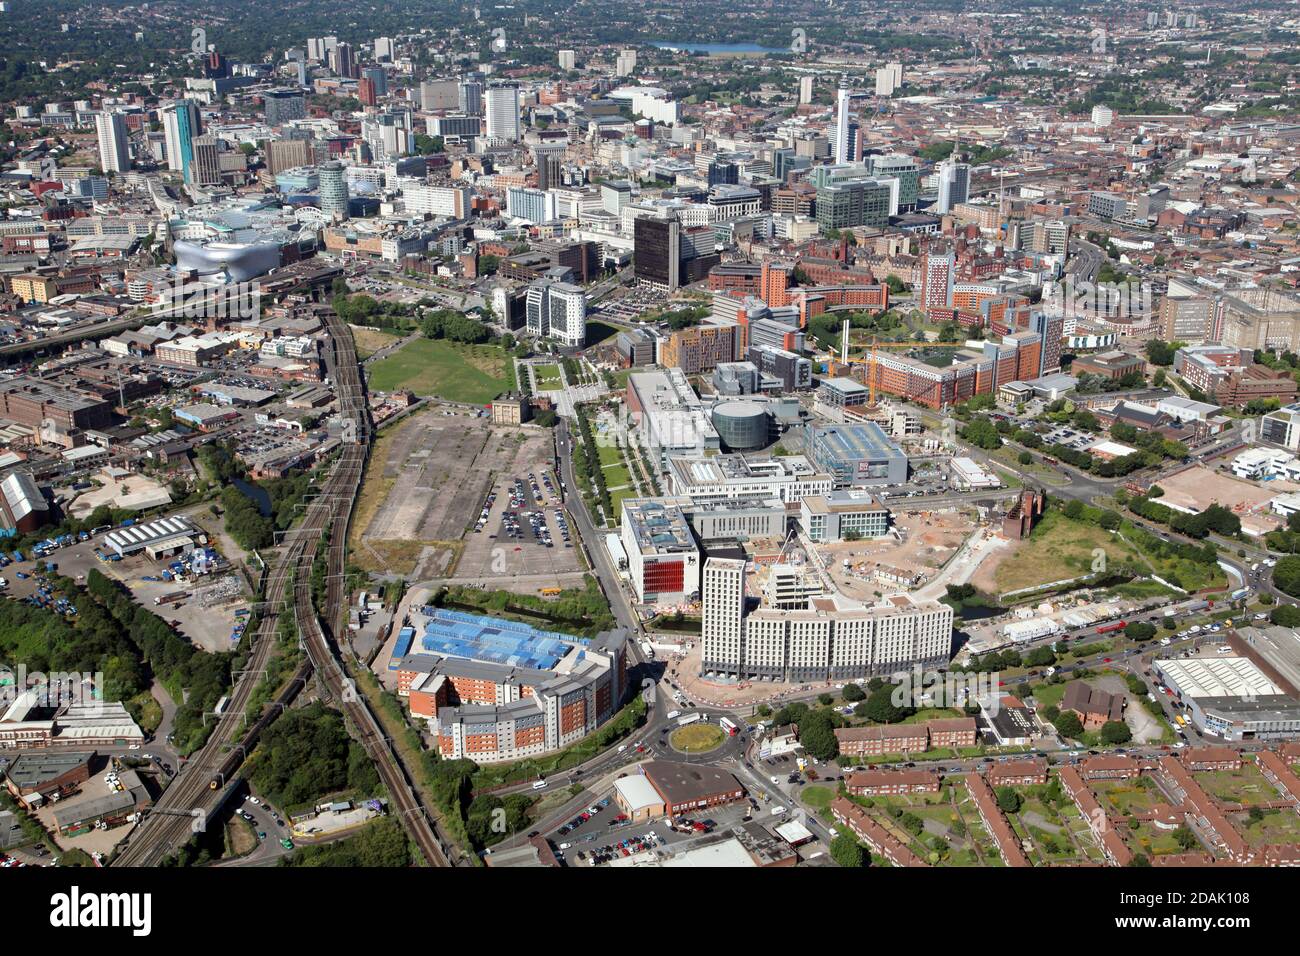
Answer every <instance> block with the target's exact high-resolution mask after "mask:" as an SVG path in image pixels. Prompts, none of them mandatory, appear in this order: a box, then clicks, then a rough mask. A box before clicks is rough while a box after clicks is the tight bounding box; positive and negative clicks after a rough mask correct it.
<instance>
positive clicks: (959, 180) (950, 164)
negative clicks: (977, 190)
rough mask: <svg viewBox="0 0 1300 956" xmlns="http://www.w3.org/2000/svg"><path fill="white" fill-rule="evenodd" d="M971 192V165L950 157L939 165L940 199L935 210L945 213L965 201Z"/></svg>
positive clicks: (941, 213)
mask: <svg viewBox="0 0 1300 956" xmlns="http://www.w3.org/2000/svg"><path fill="white" fill-rule="evenodd" d="M969 194H970V166H969V165H968V164H967V163H958V162H954V161H953V160H951V159H949V160H946V161H944V162H943V163H941V164H940V165H939V201H938V202H937V203H936V204H935V207H934V209H935V212H937V213H939V214H940V215H943V214H944V213H949V212H952V209H953V207H954V206H956V205H959V204H960V203H964V202H965V201H966V199H967V197H968V196H969Z"/></svg>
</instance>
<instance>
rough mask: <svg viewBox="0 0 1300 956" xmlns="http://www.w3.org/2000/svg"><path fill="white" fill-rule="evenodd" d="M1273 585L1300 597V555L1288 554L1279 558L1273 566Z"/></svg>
mask: <svg viewBox="0 0 1300 956" xmlns="http://www.w3.org/2000/svg"><path fill="white" fill-rule="evenodd" d="M1273 585H1274V587H1276V588H1277V589H1278V590H1279V591H1284V592H1285V593H1287V594H1289V595H1291V596H1292V597H1300V557H1296V556H1295V555H1288V556H1287V557H1285V558H1279V559H1278V562H1277V565H1276V566H1275V567H1274V568H1273Z"/></svg>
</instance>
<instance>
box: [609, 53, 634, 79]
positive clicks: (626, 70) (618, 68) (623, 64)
mask: <svg viewBox="0 0 1300 956" xmlns="http://www.w3.org/2000/svg"><path fill="white" fill-rule="evenodd" d="M635 72H636V50H624V51H623V52H621V53H620V54H619V55H618V57H617V59H615V61H614V73H615V75H617V76H631V75H632V74H633V73H635Z"/></svg>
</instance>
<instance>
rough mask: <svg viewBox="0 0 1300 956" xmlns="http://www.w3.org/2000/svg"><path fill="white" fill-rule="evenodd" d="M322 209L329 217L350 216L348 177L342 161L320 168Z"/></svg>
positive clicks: (343, 217) (340, 217)
mask: <svg viewBox="0 0 1300 956" xmlns="http://www.w3.org/2000/svg"><path fill="white" fill-rule="evenodd" d="M320 211H321V213H322V214H323V215H324V216H325V217H326V218H329V219H334V218H338V219H346V218H348V178H347V173H346V171H345V170H344V169H343V164H342V163H339V162H329V163H326V164H325V165H323V166H321V168H320Z"/></svg>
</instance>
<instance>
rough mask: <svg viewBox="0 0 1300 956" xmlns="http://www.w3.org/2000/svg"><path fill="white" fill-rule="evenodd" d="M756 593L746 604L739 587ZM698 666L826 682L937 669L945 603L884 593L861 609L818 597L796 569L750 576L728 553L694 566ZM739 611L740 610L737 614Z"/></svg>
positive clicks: (739, 675) (947, 613) (946, 620)
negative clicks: (755, 600)
mask: <svg viewBox="0 0 1300 956" xmlns="http://www.w3.org/2000/svg"><path fill="white" fill-rule="evenodd" d="M749 587H754V588H755V589H756V590H757V592H758V593H759V595H760V602H759V606H758V608H757V609H754V610H748V609H747V605H746V597H745V595H746V591H747V588H749ZM701 591H702V626H701V632H702V633H701V639H702V643H703V654H702V663H701V669H702V672H703V673H704V674H706V675H716V676H725V677H732V678H736V679H741V680H770V681H792V682H801V681H828V680H848V679H860V678H867V677H873V676H883V675H889V674H894V673H897V672H899V671H902V670H907V669H908V668H910V667H912V666H913V665H917V664H919V665H921V666H922V667H939V666H942V665H946V664H947V663H948V659H949V657H950V656H951V652H952V619H953V612H952V608H951V607H949V606H948V605H946V604H939V603H937V602H917V601H913V600H912V599H911V598H909V597H907V596H906V595H902V594H899V595H894V596H892V597H889V598H887V599H886V600H885V601H884V602H883V603H881V604H878V605H875V606H870V607H868V606H865V605H861V604H856V603H855V602H851V601H848V600H847V599H845V598H843V597H841V596H840V595H838V594H833V593H825V592H824V591H823V590H822V588H821V586H820V584H819V583H818V579H817V577H816V576H815V574H812V573H809V572H808V571H807V569H806V568H805V567H796V566H794V565H789V564H776V565H772V566H770V567H767V568H762V569H759V570H758V571H756V572H755V573H753V574H750V571H749V568H748V567H747V562H746V561H744V560H741V559H738V558H709V559H708V560H706V561H705V563H704V574H703V585H702V588H701ZM747 610H748V613H746V612H747Z"/></svg>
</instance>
